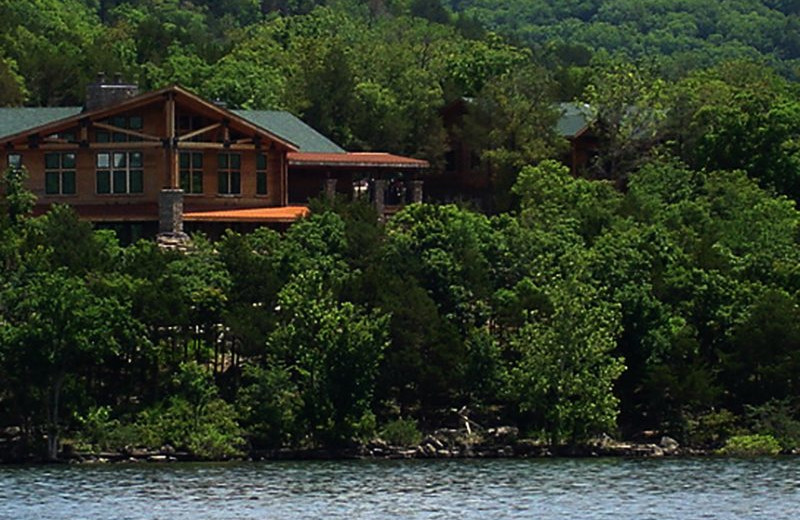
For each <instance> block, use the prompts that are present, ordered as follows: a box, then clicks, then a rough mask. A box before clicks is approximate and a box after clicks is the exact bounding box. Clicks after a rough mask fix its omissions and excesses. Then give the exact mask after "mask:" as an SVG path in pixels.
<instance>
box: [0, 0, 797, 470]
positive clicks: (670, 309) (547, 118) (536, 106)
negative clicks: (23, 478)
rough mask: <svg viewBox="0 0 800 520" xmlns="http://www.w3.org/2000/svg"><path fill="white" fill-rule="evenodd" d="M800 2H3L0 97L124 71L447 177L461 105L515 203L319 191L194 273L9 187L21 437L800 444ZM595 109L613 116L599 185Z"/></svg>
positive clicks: (5, 267)
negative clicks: (655, 439) (479, 428)
mask: <svg viewBox="0 0 800 520" xmlns="http://www.w3.org/2000/svg"><path fill="white" fill-rule="evenodd" d="M501 4H502V8H501ZM795 4H796V2H779V1H764V2H756V1H744V0H741V1H725V2H717V3H714V4H713V5H711V4H710V3H709V2H690V1H689V2H687V1H681V2H678V1H666V0H665V1H661V2H644V3H642V2H638V3H637V2H623V1H617V2H594V1H585V2H574V1H573V2H549V1H544V0H542V1H539V2H530V1H524V2H523V1H519V2H496V1H490V0H481V1H478V0H470V1H466V0H465V1H460V2H456V1H451V2H443V3H442V4H438V3H436V2H429V1H422V0H421V1H416V0H411V1H402V0H372V1H370V2H355V1H348V0H338V1H335V0H331V1H329V2H322V1H311V0H307V1H306V0H292V1H281V0H272V1H266V0H265V1H261V2H259V1H256V0H226V1H219V2H210V1H194V2H192V3H188V2H181V1H178V0H158V1H156V0H139V1H118V0H99V1H98V0H93V1H89V0H86V1H80V0H69V1H55V0H37V1H35V2H34V1H24V2H23V1H11V0H0V104H3V105H16V104H21V103H26V104H29V105H45V104H59V103H80V102H81V100H82V96H83V91H84V90H83V89H84V86H85V84H86V83H87V82H89V81H90V80H91V78H92V76H93V75H94V73H95V72H97V71H99V70H104V71H107V72H111V71H121V72H123V73H124V74H125V76H126V77H128V78H129V79H136V80H137V81H138V82H139V83H140V84H141V86H142V87H143V88H152V87H157V86H161V85H164V84H167V83H171V82H179V83H181V84H183V85H185V86H186V87H189V88H190V89H193V90H195V91H197V92H198V93H200V94H202V95H204V96H207V97H209V98H220V99H223V100H225V101H226V102H227V103H228V104H229V106H231V107H247V108H282V109H288V110H291V111H293V112H295V113H297V114H298V115H300V116H302V117H303V118H304V119H305V120H306V121H308V122H309V123H310V124H311V125H312V126H315V127H316V128H318V129H320V130H321V131H323V133H326V134H328V135H330V136H331V137H333V138H334V139H336V140H337V141H338V142H340V143H341V144H343V145H345V146H347V147H349V148H352V149H373V148H377V149H383V150H388V151H393V152H400V153H406V154H412V155H416V156H420V157H425V158H428V159H430V160H431V161H432V163H433V164H434V166H435V168H438V167H439V166H441V165H442V164H443V162H444V156H445V153H446V151H447V149H448V141H447V137H446V132H445V125H444V121H443V118H442V108H443V107H445V106H446V105H447V104H448V103H450V102H451V101H453V100H455V99H463V98H468V99H470V100H471V101H470V106H471V110H470V113H469V114H468V115H467V117H466V118H465V123H464V128H462V129H460V130H461V131H463V135H462V136H461V137H463V138H464V139H465V140H467V141H468V142H469V143H470V144H471V145H472V146H473V147H474V149H475V151H476V152H477V159H478V160H479V162H480V163H481V167H482V168H486V169H489V170H490V171H491V174H492V189H493V190H494V193H493V195H494V202H495V204H494V206H493V207H494V209H495V214H493V215H486V214H482V213H479V212H475V211H471V210H469V209H465V208H464V207H460V206H457V205H434V204H425V205H411V206H408V207H406V208H405V209H403V210H402V211H401V212H399V213H398V214H397V215H395V216H394V217H392V218H391V219H390V220H389V221H388V222H387V223H385V224H381V223H379V222H378V220H377V216H376V215H375V213H374V212H373V211H372V209H371V208H370V207H368V206H365V205H360V204H348V203H344V202H342V201H336V202H335V203H330V204H328V203H326V204H322V203H319V204H318V205H317V207H315V208H314V211H313V212H312V216H311V217H309V218H308V219H306V220H303V221H301V222H298V223H296V224H294V225H292V226H291V227H290V228H289V230H288V231H287V232H285V233H283V234H279V233H277V232H274V231H272V230H269V229H259V230H258V231H256V232H254V233H252V234H248V235H240V234H236V233H232V232H229V233H227V234H226V235H225V236H223V237H222V238H221V239H220V240H219V241H217V242H214V243H211V242H209V241H208V240H206V239H205V238H203V237H202V236H196V237H193V242H192V246H191V248H190V249H189V250H188V251H187V252H182V253H179V252H175V251H168V250H162V249H159V248H158V247H157V246H156V245H155V244H154V243H152V242H148V241H141V242H138V243H135V244H133V245H130V246H126V247H122V246H120V245H119V244H118V243H117V241H116V240H115V238H114V236H113V234H111V233H109V232H104V231H95V230H93V229H92V228H91V226H89V225H88V224H86V223H82V222H80V221H78V220H77V218H76V217H75V215H74V214H73V213H72V212H71V211H70V210H69V209H68V208H66V207H54V208H53V209H52V210H51V211H50V213H48V214H46V215H44V216H41V217H36V218H33V217H31V209H32V205H33V200H32V198H31V195H30V194H29V193H27V192H26V191H25V190H24V189H23V188H22V176H23V175H24V172H21V171H14V170H10V171H8V172H5V173H4V176H3V183H4V187H3V192H4V194H5V196H4V198H3V199H2V205H3V208H2V216H0V218H1V219H2V220H1V221H0V265H2V271H1V272H0V427H5V426H14V427H19V428H20V429H21V431H22V432H23V436H24V437H25V439H26V440H27V442H28V445H29V446H30V447H31V448H32V449H33V448H41V449H42V450H43V452H47V453H48V454H49V455H50V456H55V454H56V449H57V447H58V446H57V444H58V443H57V441H58V439H59V438H64V437H66V438H67V439H69V440H71V441H72V442H74V443H78V444H79V445H80V446H82V447H91V448H95V449H120V448H123V447H126V446H127V447H131V446H137V445H145V446H150V447H159V446H162V445H165V444H169V445H171V446H173V447H176V448H180V449H186V450H189V451H191V452H193V453H195V454H196V455H198V456H202V457H209V458H224V457H230V456H235V455H237V454H240V453H242V452H244V451H246V450H248V449H274V448H278V447H287V446H288V447H300V448H310V447H320V446H325V447H342V446H349V445H352V444H353V443H357V442H360V441H363V440H364V439H368V438H370V437H372V436H373V435H376V434H381V435H384V436H385V437H386V438H389V439H396V440H397V442H414V441H415V440H418V439H419V431H418V429H423V430H427V429H430V428H434V427H439V426H442V425H446V424H449V423H451V422H453V423H454V422H455V421H456V420H457V419H458V417H457V415H455V414H454V413H453V410H454V409H455V410H463V409H464V407H466V409H468V410H470V413H471V414H472V415H471V417H472V418H473V419H474V420H475V421H476V422H477V423H483V424H484V425H485V426H491V425H496V424H500V423H506V424H514V425H517V426H519V427H520V428H521V430H522V431H523V432H524V433H525V434H526V435H531V436H534V437H537V438H540V439H542V440H545V441H548V442H551V443H553V444H561V443H569V444H574V443H579V442H581V441H583V440H585V439H587V438H589V437H591V436H593V435H597V434H600V433H604V432H605V433H609V434H612V435H613V434H617V433H621V434H623V435H626V436H629V435H635V434H638V433H639V432H642V431H645V430H657V431H659V432H661V433H666V434H670V435H672V436H674V437H676V438H678V439H679V440H681V441H682V442H688V443H691V444H693V445H697V446H707V447H721V446H724V445H725V441H726V439H728V438H733V439H734V440H733V441H731V442H730V443H729V444H728V445H727V446H728V448H726V449H727V450H728V451H729V452H749V451H751V448H752V449H756V448H757V449H758V450H760V451H764V450H766V451H768V452H770V453H771V452H774V451H775V450H776V449H777V448H776V446H778V445H779V447H780V449H784V450H788V449H793V448H796V447H798V445H799V444H800V380H798V377H797V374H798V371H799V370H800V212H798V209H797V202H798V200H800V90H798V87H797V84H796V83H795V82H794V81H793V78H794V77H795V75H796V66H797V61H796V60H797V59H798V58H799V57H800V56H798V52H799V51H798V49H800V47H798V46H797V42H795V41H794V39H796V37H797V30H796V29H793V28H795V27H796V26H797V24H798V12H797V7H796V6H795ZM487 28H488V29H487ZM489 29H490V30H489ZM491 31H496V32H491ZM503 34H505V35H507V36H509V37H511V38H513V39H514V41H515V42H516V43H515V44H512V43H510V40H506V39H503V37H502V36H500V35H503ZM571 99H576V100H579V101H583V102H587V103H589V106H590V110H591V113H592V115H593V117H594V118H595V123H594V126H593V130H592V131H593V133H594V135H595V137H596V146H597V150H596V152H597V153H596V154H595V155H594V157H593V159H592V160H591V161H590V162H589V163H588V164H587V165H586V167H585V168H584V170H583V171H580V172H577V173H578V174H579V175H573V174H572V172H570V171H569V170H568V169H567V168H566V167H565V166H563V165H562V164H561V163H560V162H559V161H557V160H556V159H558V158H560V157H561V156H562V154H563V152H564V150H565V147H566V143H565V142H564V140H563V139H560V138H558V137H557V136H556V135H555V133H554V132H553V125H554V123H555V120H556V118H557V117H558V112H557V110H555V109H554V108H553V107H554V106H555V105H554V103H555V102H557V101H565V100H571ZM451 130H452V129H451ZM44 438H46V439H47V440H48V443H44V441H43V439H44ZM765 439H766V441H765ZM767 441H768V442H767ZM753 446H755V448H753ZM764 446H766V448H764Z"/></svg>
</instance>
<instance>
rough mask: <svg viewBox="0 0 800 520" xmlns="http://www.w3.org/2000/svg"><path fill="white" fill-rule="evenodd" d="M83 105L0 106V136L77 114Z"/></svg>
mask: <svg viewBox="0 0 800 520" xmlns="http://www.w3.org/2000/svg"><path fill="white" fill-rule="evenodd" d="M81 110H83V107H14V108H0V138H3V137H6V136H9V135H14V134H18V133H19V132H23V131H25V130H28V129H31V128H36V127H37V126H42V125H46V124H47V123H52V122H54V121H58V120H59V119H64V118H67V117H72V116H74V115H76V114H79V113H80V112H81Z"/></svg>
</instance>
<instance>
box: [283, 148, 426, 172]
mask: <svg viewBox="0 0 800 520" xmlns="http://www.w3.org/2000/svg"><path fill="white" fill-rule="evenodd" d="M287 157H288V159H289V164H290V165H293V166H329V165H330V166H334V165H335V166H352V167H362V168H392V167H394V168H420V169H422V168H428V167H429V166H430V164H429V163H428V161H423V160H421V159H412V158H411V157H403V156H400V155H393V154H390V153H384V152H347V153H316V152H289V153H288V154H287Z"/></svg>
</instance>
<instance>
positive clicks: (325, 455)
mask: <svg viewBox="0 0 800 520" xmlns="http://www.w3.org/2000/svg"><path fill="white" fill-rule="evenodd" d="M9 447H10V445H9V443H8V439H3V440H0V463H23V464H25V463H40V462H44V461H43V460H42V459H41V458H38V457H35V456H33V455H32V454H25V455H21V454H20V453H16V454H12V453H11V452H10V451H9V450H8V448H9ZM3 448H6V449H3ZM712 453H713V452H712V451H709V450H698V449H692V448H685V447H682V446H680V445H679V444H678V442H677V441H675V440H674V439H672V438H670V437H667V436H662V437H661V438H660V439H659V440H658V442H629V441H618V440H615V439H613V438H611V437H609V436H605V435H604V436H600V437H597V438H595V439H592V440H591V441H589V442H587V443H584V444H582V445H578V446H570V447H567V446H563V447H560V448H559V449H552V447H551V446H549V445H548V444H546V443H543V442H541V441H538V440H534V439H526V438H520V437H519V431H518V430H517V428H515V427H510V426H503V427H498V428H490V429H488V430H485V431H484V432H482V433H481V434H480V435H476V434H472V433H467V432H465V431H464V430H458V429H439V430H436V431H434V432H432V433H430V434H428V435H426V436H425V437H424V438H423V439H422V441H421V442H420V443H419V444H417V445H414V446H400V445H393V444H390V443H389V442H387V441H385V440H382V439H379V438H377V439H373V440H372V441H370V442H368V443H366V444H363V445H360V446H353V447H350V448H343V449H335V450H326V449H277V450H249V451H248V452H247V454H246V455H245V456H243V457H240V458H238V459H233V460H253V461H267V460H347V459H375V460H379V459H469V458H543V457H575V458H579V457H628V458H659V457H668V456H698V455H710V454H712ZM207 460H208V459H203V458H201V457H197V456H195V455H194V454H192V453H189V452H187V451H181V450H177V449H175V448H173V447H172V446H163V447H161V448H160V449H156V450H153V449H145V448H126V449H123V450H119V451H101V452H84V451H77V450H74V449H71V447H70V445H66V447H65V449H64V450H63V451H62V453H61V454H60V460H59V462H64V463H77V464H104V463H143V462H148V463H169V462H196V461H207Z"/></svg>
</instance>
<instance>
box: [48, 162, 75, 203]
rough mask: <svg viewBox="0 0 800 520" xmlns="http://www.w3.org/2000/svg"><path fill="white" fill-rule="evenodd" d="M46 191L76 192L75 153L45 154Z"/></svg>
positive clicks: (53, 193)
mask: <svg viewBox="0 0 800 520" xmlns="http://www.w3.org/2000/svg"><path fill="white" fill-rule="evenodd" d="M44 192H45V193H46V194H47V195H74V194H75V154H74V153H72V152H64V153H46V154H44Z"/></svg>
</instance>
